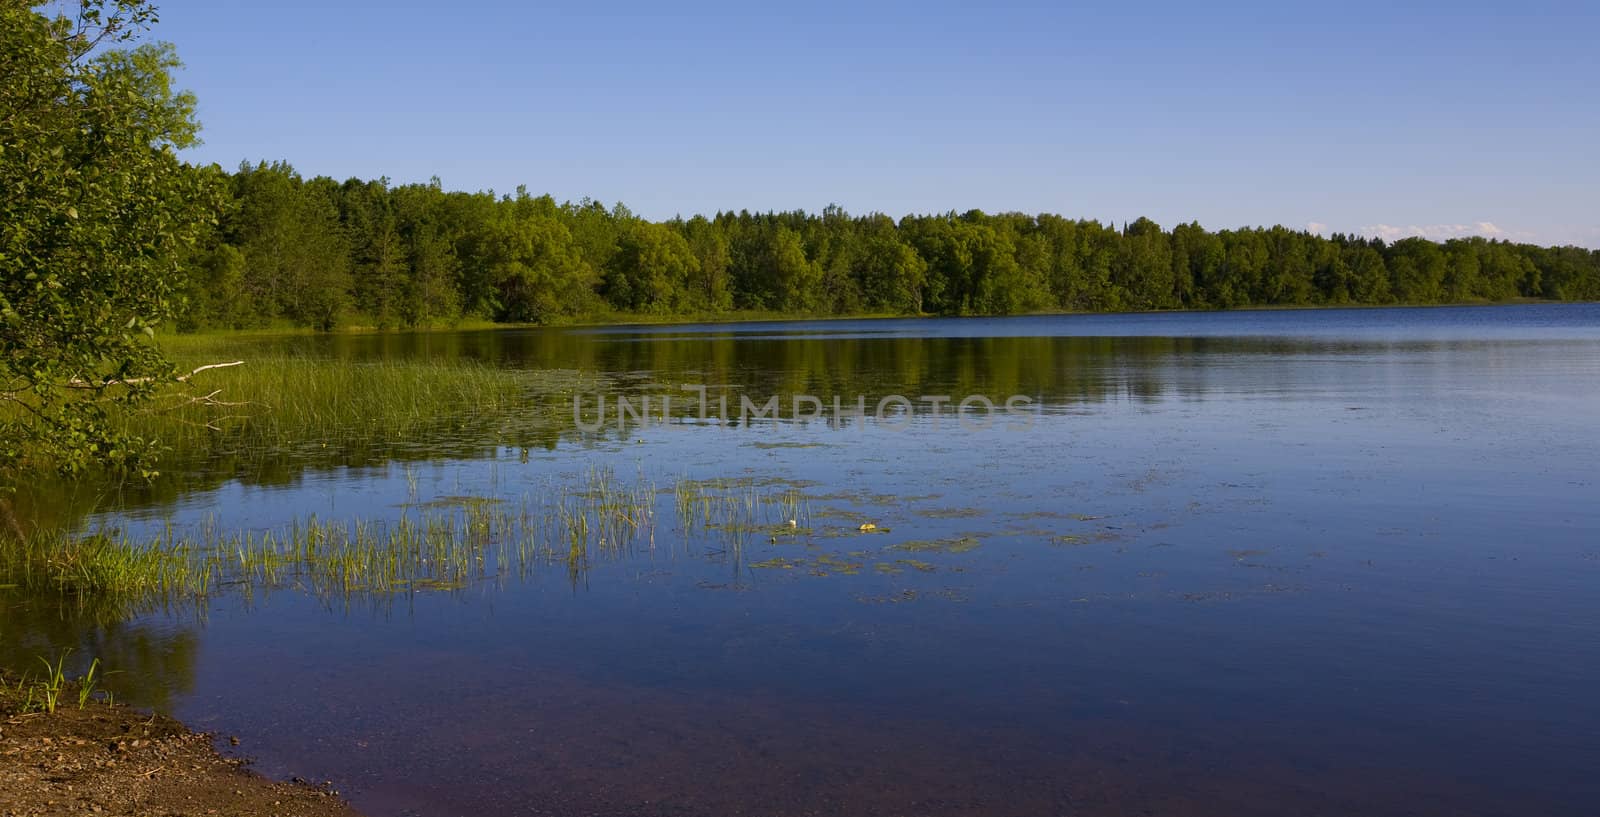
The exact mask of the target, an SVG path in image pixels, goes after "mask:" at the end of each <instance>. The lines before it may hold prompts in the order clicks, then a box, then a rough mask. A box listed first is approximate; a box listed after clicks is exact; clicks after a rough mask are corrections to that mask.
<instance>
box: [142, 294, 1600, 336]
mask: <svg viewBox="0 0 1600 817" xmlns="http://www.w3.org/2000/svg"><path fill="white" fill-rule="evenodd" d="M1595 303H1600V301H1584V300H1577V301H1558V300H1549V299H1545V298H1514V299H1511V300H1506V301H1463V302H1459V303H1419V304H1398V303H1395V304H1253V305H1250V306H1240V307H1193V308H1183V309H1128V310H1060V309H1047V310H1040V311H1035V312H1014V313H1008V314H971V315H945V314H938V313H931V312H927V313H917V314H897V313H884V312H862V313H855V314H848V315H810V316H807V315H793V314H789V313H782V312H761V311H748V310H735V311H732V312H724V313H714V314H693V315H648V314H629V313H622V314H615V315H610V316H593V317H588V318H582V319H574V320H567V321H557V322H553V323H517V322H506V323H498V322H495V321H491V320H485V319H480V318H475V319H468V320H463V321H461V322H459V323H456V324H439V325H429V326H413V327H390V328H379V327H376V326H368V325H362V324H352V325H348V326H342V327H340V328H337V329H334V330H332V331H326V332H325V331H321V330H318V329H313V328H311V327H307V326H270V327H259V328H250V329H215V328H210V329H202V330H199V331H196V332H175V331H174V332H165V333H161V338H162V341H171V340H173V339H175V338H179V339H193V340H201V339H215V338H273V337H289V336H302V335H303V336H306V337H337V336H340V335H352V336H355V335H412V334H416V335H422V334H434V333H448V332H495V331H501V330H529V329H605V328H617V329H620V328H627V327H633V326H639V327H657V326H697V325H706V326H715V325H728V326H738V325H741V324H758V323H822V322H830V321H841V322H842V321H891V320H963V319H968V318H978V319H982V318H1048V317H1084V316H1096V315H1115V316H1130V315H1205V314H1238V313H1250V312H1324V311H1326V312H1338V311H1367V310H1390V309H1467V308H1480V309H1481V308H1489V307H1503V306H1537V305H1558V304H1572V305H1581V304H1595ZM179 342H180V343H181V342H183V341H182V340H180V341H179Z"/></svg>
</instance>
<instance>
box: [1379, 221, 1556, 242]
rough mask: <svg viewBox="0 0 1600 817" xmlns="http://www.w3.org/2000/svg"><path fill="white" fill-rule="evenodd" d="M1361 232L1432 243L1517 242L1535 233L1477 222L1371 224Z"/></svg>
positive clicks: (1391, 238) (1394, 238) (1386, 237)
mask: <svg viewBox="0 0 1600 817" xmlns="http://www.w3.org/2000/svg"><path fill="white" fill-rule="evenodd" d="M1361 232H1362V233H1364V234H1366V235H1370V236H1374V237H1376V238H1381V239H1383V240H1384V241H1399V240H1400V239H1402V238H1426V239H1429V240H1430V241H1445V240H1447V239H1451V238H1471V237H1473V236H1481V237H1483V238H1504V239H1515V240H1527V239H1530V238H1533V233H1525V232H1515V233H1514V232H1507V231H1506V230H1502V229H1501V228H1500V227H1498V226H1497V225H1495V223H1494V222H1492V221H1475V222H1473V223H1471V224H1427V225H1422V226H1418V225H1416V224H1411V225H1408V226H1405V227H1396V226H1395V225H1393V224H1371V225H1368V226H1366V227H1362V228H1361Z"/></svg>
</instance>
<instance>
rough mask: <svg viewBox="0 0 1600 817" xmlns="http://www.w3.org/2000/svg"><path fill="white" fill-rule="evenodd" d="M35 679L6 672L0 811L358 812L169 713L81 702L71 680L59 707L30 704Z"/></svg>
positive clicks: (327, 816) (342, 815)
mask: <svg viewBox="0 0 1600 817" xmlns="http://www.w3.org/2000/svg"><path fill="white" fill-rule="evenodd" d="M30 680H31V679H30ZM30 680H22V679H19V678H18V677H17V676H15V675H13V674H11V673H4V674H0V817H43V816H44V815H84V814H89V815H102V814H103V815H127V816H128V817H146V816H147V815H151V816H153V815H203V814H227V815H238V816H239V817H256V816H257V815H259V816H260V817H267V815H275V816H276V817H291V816H292V817H361V815H360V814H359V813H358V812H356V811H355V810H354V809H353V808H351V807H350V805H349V804H348V803H346V802H345V801H344V800H343V799H342V798H341V797H339V795H338V792H337V791H335V790H333V789H331V788H329V787H327V785H326V784H325V785H324V787H321V788H318V787H315V786H312V785H311V784H309V783H304V782H292V783H286V782H280V781H274V780H269V779H267V778H265V777H262V776H260V775H258V774H256V773H254V772H253V771H251V770H250V769H249V761H248V760H244V759H240V758H234V757H228V756H226V755H224V754H222V753H221V752H219V751H218V750H217V748H216V747H215V746H214V745H213V740H214V737H213V736H212V735H209V734H206V733H203V732H196V731H194V730H192V729H190V728H188V727H187V726H185V725H184V724H182V723H180V722H178V721H176V720H174V719H172V718H169V717H167V716H165V715H161V714H151V713H145V712H141V711H139V710H137V709H134V708H133V707H129V706H126V705H124V704H114V703H108V702H105V701H102V700H98V699H96V698H90V699H89V700H88V701H87V702H86V703H85V704H84V705H83V706H82V708H80V707H79V703H78V689H79V688H78V687H77V685H76V684H74V683H72V682H67V683H66V684H65V685H64V686H63V687H62V688H61V696H60V697H61V700H60V705H59V706H58V707H57V708H56V711H55V712H38V711H25V710H27V709H29V708H30V707H29V706H27V704H28V696H27V692H26V690H27V688H28V687H29V685H30Z"/></svg>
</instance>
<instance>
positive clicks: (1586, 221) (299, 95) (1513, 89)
mask: <svg viewBox="0 0 1600 817" xmlns="http://www.w3.org/2000/svg"><path fill="white" fill-rule="evenodd" d="M160 6H161V17H162V20H161V23H160V25H159V26H158V27H157V29H156V30H155V32H154V36H155V37H156V38H158V39H164V40H168V41H171V42H173V43H175V44H176V45H177V47H178V51H179V54H180V56H181V57H182V58H183V59H184V60H185V62H186V63H187V66H188V67H187V69H186V70H185V71H184V72H183V74H182V77H181V79H182V82H183V84H184V85H185V86H186V87H189V88H191V89H193V90H194V91H195V92H196V93H197V94H198V95H199V98H200V116H201V119H202V121H203V123H204V125H205V131H204V133H203V136H204V138H205V140H206V143H205V145H203V146H202V147H200V148H197V149H195V150H194V151H192V158H193V159H194V160H196V161H208V162H209V161H215V162H218V163H221V164H222V165H224V166H226V167H233V166H235V165H237V164H238V163H239V161H240V160H242V159H251V160H255V159H269V160H271V159H287V160H289V161H290V162H291V163H292V164H294V166H295V167H296V168H297V169H299V170H300V171H301V172H302V173H304V174H305V175H307V176H310V175H323V174H325V175H331V176H335V177H338V178H341V179H343V178H347V177H349V176H360V177H363V178H370V177H378V176H388V177H389V178H390V179H392V180H394V181H395V182H412V181H425V180H427V179H428V178H429V177H430V176H435V175H437V176H439V177H440V178H441V179H442V180H443V182H444V185H445V187H447V188H450V189H466V190H479V189H491V188H492V189H494V190H496V191H500V192H508V191H511V190H512V189H514V188H515V187H516V185H518V184H526V185H528V187H529V189H531V190H533V191H535V192H549V193H551V194H553V195H554V196H556V198H558V199H578V198H581V197H583V196H592V197H594V198H597V199H600V200H602V201H605V202H607V203H610V202H614V201H618V200H621V201H622V202H624V203H626V204H627V205H628V206H629V207H630V208H632V209H633V210H634V211H635V212H637V213H640V214H642V215H645V216H648V217H652V218H665V217H670V216H672V215H675V214H684V215H689V214H692V213H711V212H715V211H717V210H719V209H741V208H748V209H751V210H768V209H780V210H782V209H794V208H804V209H808V210H819V209H821V208H822V207H824V206H826V205H828V204H829V203H837V204H840V205H841V206H843V207H845V208H846V209H847V210H849V211H851V212H870V211H882V212H886V213H889V214H891V215H895V216H899V215H903V214H905V213H908V212H938V211H945V210H951V209H954V210H967V209H970V208H973V207H977V208H982V209H984V210H989V211H1000V210H1021V211H1025V212H1044V211H1048V212H1057V213H1062V214H1064V215H1068V216H1073V217H1092V218H1099V219H1102V220H1106V219H1111V220H1115V221H1117V222H1121V221H1124V220H1131V219H1133V218H1136V217H1138V216H1141V215H1143V216H1149V217H1150V218H1153V219H1155V220H1156V221H1158V222H1160V223H1161V224H1163V225H1164V226H1168V227H1170V226H1172V225H1173V224H1175V223H1178V222H1184V221H1193V220H1198V221H1199V222H1200V223H1202V224H1204V225H1205V226H1207V227H1211V228H1223V227H1237V226H1243V225H1257V224H1286V225H1290V226H1293V227H1300V228H1307V227H1310V228H1311V229H1319V230H1324V231H1334V230H1339V231H1347V232H1366V233H1372V234H1381V235H1386V236H1390V237H1397V236H1399V235H1404V234H1412V233H1420V234H1426V235H1429V236H1430V237H1435V238H1443V237H1448V236H1450V235H1455V234H1492V235H1498V236H1500V237H1506V238H1515V239H1518V240H1526V241H1534V242H1538V243H1544V244H1553V243H1578V244H1583V245H1586V246H1591V247H1600V150H1597V148H1596V144H1597V143H1600V57H1597V53H1600V49H1597V48H1596V47H1595V42H1596V33H1597V32H1600V4H1597V3H1593V2H1590V3H1540V2H1524V3H1515V4H1513V3H1496V4H1481V3H1472V2H1464V3H1451V4H1448V5H1443V4H1439V5H1419V4H1404V3H1400V4H1394V3H1382V4H1379V3H1363V2H1357V3H1343V4H1338V3H1332V4H1290V3H1272V4H1265V3H1263V4H1229V5H1208V4H1204V3H1181V4H1180V3H1169V2H1161V1H1159V0H1157V1H1152V2H1146V3H1142V4H1123V3H1116V2H1106V0H1101V2H1096V3H1092V4H1082V5H1079V4H1068V3H1057V4H1029V5H1021V4H987V5H983V4H977V3H943V2H916V3H860V4H855V3H850V4H839V3H825V2H812V3H786V4H763V3H754V2H748V0H746V2H740V3H688V2H681V3H668V4H643V3H633V2H612V3H606V4H581V5H580V4H576V3H565V4H549V5H547V4H539V3H511V2H470V1H469V0H461V1H460V2H455V3H449V4H440V3H426V4H413V3H404V2H391V3H368V2H346V3H334V2H317V3H304V2H275V3H272V4H265V3H258V2H254V3H246V2H226V1H225V0H205V1H204V2H202V0H165V1H164V2H161V3H160Z"/></svg>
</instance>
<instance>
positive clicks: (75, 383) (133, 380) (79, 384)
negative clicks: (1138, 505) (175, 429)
mask: <svg viewBox="0 0 1600 817" xmlns="http://www.w3.org/2000/svg"><path fill="white" fill-rule="evenodd" d="M243 365H244V361H242V360H235V361H233V362H231V363H207V364H206V365H204V366H201V367H199V368H197V369H195V370H194V371H192V372H189V373H188V374H180V375H178V376H177V377H175V378H173V380H175V381H177V382H179V383H187V382H189V378H191V377H194V376H195V375H197V374H199V373H201V372H204V371H209V370H211V369H226V368H229V367H231V366H243ZM159 379H160V378H156V377H130V378H128V379H127V380H107V381H106V382H104V383H90V382H89V381H87V380H84V379H82V378H77V377H74V378H73V379H71V380H68V381H67V383H66V386H67V388H69V389H103V388H105V387H107V386H138V385H141V384H144V383H149V382H152V381H155V380H159Z"/></svg>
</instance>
